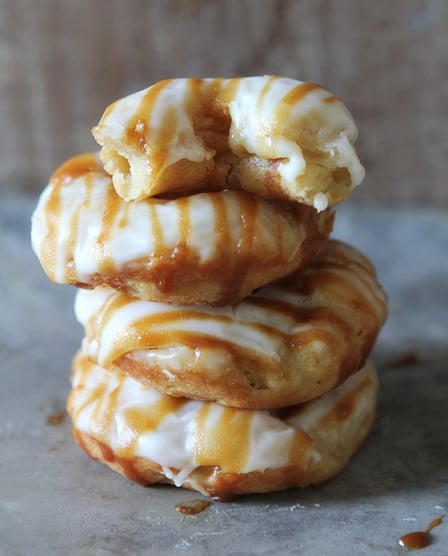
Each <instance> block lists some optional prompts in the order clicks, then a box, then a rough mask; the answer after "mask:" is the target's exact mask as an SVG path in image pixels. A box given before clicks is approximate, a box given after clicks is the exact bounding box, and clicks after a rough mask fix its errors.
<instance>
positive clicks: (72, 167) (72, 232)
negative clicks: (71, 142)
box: [40, 153, 104, 282]
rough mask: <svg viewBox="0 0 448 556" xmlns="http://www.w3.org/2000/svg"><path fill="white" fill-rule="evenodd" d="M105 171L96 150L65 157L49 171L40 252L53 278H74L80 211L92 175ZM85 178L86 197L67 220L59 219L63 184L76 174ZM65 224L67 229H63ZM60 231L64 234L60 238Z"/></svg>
mask: <svg viewBox="0 0 448 556" xmlns="http://www.w3.org/2000/svg"><path fill="white" fill-rule="evenodd" d="M96 173H104V171H103V169H102V167H101V165H100V163H99V161H98V158H97V157H96V155H95V154H91V153H89V154H82V155H79V156H75V157H73V158H71V159H69V160H67V161H66V162H65V163H64V164H62V165H61V166H60V167H59V168H58V169H57V170H56V171H55V172H54V174H53V175H52V177H51V179H50V185H51V189H50V193H49V197H48V200H47V203H46V207H45V216H46V223H47V227H48V232H47V235H46V236H45V237H44V238H43V240H42V243H41V248H40V255H41V258H42V261H43V266H44V268H46V269H47V272H48V275H49V277H50V278H51V279H52V280H55V281H69V282H76V281H77V272H76V268H75V265H74V261H73V254H74V252H75V250H76V242H77V240H78V232H79V230H78V226H79V214H80V211H81V209H82V208H83V206H85V205H86V204H88V202H89V198H90V195H91V193H92V190H93V187H94V175H95V174H96ZM81 177H83V178H84V187H85V195H86V201H85V202H84V203H79V204H78V205H77V206H76V210H74V211H73V213H72V214H71V215H70V219H69V222H68V223H67V222H65V221H63V222H62V221H61V216H62V215H63V213H64V195H65V188H69V187H70V186H71V184H72V183H73V181H74V180H76V179H77V178H81ZM67 225H68V230H66V229H63V228H64V226H67ZM61 233H63V234H64V236H65V237H66V239H65V241H64V242H61V239H60V236H61ZM58 268H62V269H63V276H57V269H58Z"/></svg>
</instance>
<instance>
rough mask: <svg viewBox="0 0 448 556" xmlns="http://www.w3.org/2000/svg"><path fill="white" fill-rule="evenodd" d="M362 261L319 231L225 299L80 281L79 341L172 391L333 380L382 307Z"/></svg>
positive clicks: (343, 373)
mask: <svg viewBox="0 0 448 556" xmlns="http://www.w3.org/2000/svg"><path fill="white" fill-rule="evenodd" d="M386 311H387V308H386V298H385V294H384V292H383V290H382V288H381V286H380V285H379V284H378V282H377V280H376V277H375V271H374V269H373V267H372V265H371V264H370V262H369V261H368V260H367V259H366V258H365V257H364V256H363V255H362V254H361V253H359V252H358V251H357V250H355V249H354V248H352V247H350V246H348V245H345V244H342V243H339V242H336V241H333V240H329V241H328V242H327V244H326V245H325V247H323V249H322V250H321V252H320V253H319V255H317V256H316V257H315V258H314V259H313V261H312V262H311V263H310V264H309V265H308V266H307V267H306V268H304V269H302V270H301V271H298V272H296V273H295V274H293V275H291V276H289V277H288V278H286V279H283V280H281V281H278V282H277V283H274V284H271V285H268V286H265V287H264V288H261V289H259V290H258V291H257V292H256V293H254V294H252V295H251V296H250V297H247V298H246V299H244V300H243V301H241V302H239V303H238V304H235V305H233V306H225V307H219V308H216V307H215V308H210V307H207V306H201V305H196V306H192V305H183V306H174V305H172V304H167V303H154V302H152V303H151V302H145V301H140V300H137V299H133V298H131V297H129V296H126V295H124V294H122V293H120V292H116V291H114V290H112V289H110V288H98V289H95V290H90V291H87V290H86V291H82V290H80V291H79V292H78V294H77V297H76V301H75V313H76V316H77V318H78V320H79V322H80V323H81V324H82V325H84V327H85V331H86V338H85V339H84V349H85V351H86V353H88V355H89V356H90V357H91V359H92V360H93V361H95V362H97V363H99V365H101V366H102V367H105V368H108V367H110V366H111V365H115V366H117V367H119V368H120V370H122V371H124V372H126V373H128V374H129V375H131V376H132V377H134V378H135V379H137V380H139V381H141V382H142V383H145V384H149V385H151V386H153V387H155V388H157V389H159V390H161V391H163V392H165V393H166V394H169V395H172V396H185V397H188V398H195V399H201V400H209V401H217V402H219V403H220V404H223V405H226V406H232V407H241V408H251V409H269V408H272V407H281V406H287V405H292V404H297V403H301V402H304V401H307V400H310V399H313V398H315V397H316V396H319V395H321V394H323V393H325V392H327V391H329V390H330V389H332V388H334V387H335V386H337V385H338V384H340V383H341V382H342V381H343V380H345V378H346V377H347V376H348V375H349V374H350V373H353V372H355V371H357V370H358V369H359V368H360V367H361V366H362V365H363V364H364V362H365V360H366V358H367V357H368V355H369V353H370V351H371V349H372V346H373V344H374V341H375V339H376V337H377V335H378V333H379V330H380V328H381V326H382V324H383V322H384V319H385V317H386Z"/></svg>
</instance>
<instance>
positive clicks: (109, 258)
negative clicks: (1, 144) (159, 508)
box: [32, 76, 387, 499]
mask: <svg viewBox="0 0 448 556" xmlns="http://www.w3.org/2000/svg"><path fill="white" fill-rule="evenodd" d="M93 135H94V137H95V138H96V140H97V141H98V143H99V145H100V147H101V149H100V151H99V153H92V154H84V155H80V156H77V157H75V158H72V159H70V160H69V161H67V162H66V163H64V164H63V165H62V166H61V167H60V168H58V169H57V170H56V172H55V173H54V174H53V176H52V177H51V179H50V183H49V185H48V186H47V187H46V189H45V190H44V191H43V192H42V195H41V197H40V199H39V202H38V205H37V207H36V209H35V211H34V214H33V218H32V245H33V249H34V251H35V253H36V254H37V256H38V258H39V260H40V262H41V264H42V266H43V268H44V270H45V272H46V274H47V275H48V277H49V278H50V279H51V280H52V281H54V282H55V283H59V284H72V285H75V286H77V287H78V288H79V289H78V292H77V295H76V301H75V315H76V318H77V319H78V321H79V322H80V323H81V325H82V326H83V327H84V330H85V337H84V339H83V341H82V345H81V347H80V350H79V352H78V353H77V354H76V355H75V357H74V359H73V365H72V390H71V392H70V395H69V398H68V411H69V414H70V416H71V419H72V422H73V432H74V436H75V438H76V440H77V442H78V443H79V444H80V446H81V447H82V448H83V449H84V450H85V451H86V452H87V453H88V454H89V455H90V456H92V457H93V458H95V459H97V460H99V461H102V462H104V463H105V464H107V465H108V466H109V467H111V468H112V469H114V470H115V471H118V472H120V473H122V474H123V475H125V476H126V477H129V478H130V479H132V480H135V481H137V482H139V483H142V484H145V485H148V484H152V483H159V482H162V483H171V484H174V485H176V486H182V487H186V488H190V489H194V490H197V491H199V492H201V493H203V494H205V495H208V496H210V497H212V498H216V499H229V498H231V497H233V496H235V495H239V494H246V493H253V492H268V491H273V490H279V489H285V488H289V487H298V486H300V487H302V486H306V485H310V484H318V483H321V482H323V481H325V480H327V479H329V478H330V477H332V476H334V475H335V474H337V473H338V472H339V471H340V470H341V469H342V468H343V467H344V466H345V465H346V463H347V462H348V460H349V459H350V457H351V456H352V455H353V453H354V452H355V451H356V449H357V448H358V446H359V445H360V444H361V443H362V441H363V440H364V439H365V438H366V436H367V434H368V432H369V430H370V428H371V425H372V423H373V419H374V415H375V406H376V396H377V376H376V373H375V370H374V367H373V365H372V363H371V361H370V360H369V356H370V353H371V350H372V348H373V345H374V343H375V340H376V338H377V336H378V334H379V331H380V329H381V327H382V325H383V323H384V320H385V318H386V313H387V303H386V296H385V294H384V292H383V290H382V288H381V286H380V285H379V283H378V281H377V279H376V273H375V269H374V268H373V266H372V264H371V263H370V262H369V261H368V259H367V258H366V257H365V256H364V255H363V254H362V253H360V252H359V251H357V250H356V249H355V248H353V247H351V246H349V245H347V244H343V243H341V242H338V241H336V240H334V239H332V238H330V235H331V231H332V225H333V219H334V215H335V211H334V206H335V205H336V204H337V203H339V202H341V201H343V200H344V199H346V198H347V197H348V196H349V195H350V194H351V192H352V190H353V188H354V187H355V186H357V185H358V184H359V183H360V182H361V180H362V179H363V176H364V171H363V168H362V166H361V164H360V162H359V160H358V157H357V155H356V152H355V150H354V147H353V143H354V141H355V139H356V135H357V130H356V126H355V124H354V122H353V119H352V117H351V116H350V114H349V112H348V111H347V109H346V108H345V106H344V105H343V104H342V103H341V101H340V100H339V99H338V98H336V97H335V96H333V95H331V94H330V93H328V92H327V91H325V90H324V89H323V88H322V87H320V86H318V85H315V84H311V83H304V82H299V81H295V80H292V79H287V78H280V77H274V76H263V77H246V78H239V79H222V78H219V79H173V80H167V81H162V82H160V83H157V84H155V85H153V86H151V87H149V88H147V89H145V90H143V91H140V92H138V93H135V94H132V95H130V96H128V97H125V98H123V99H121V100H119V101H117V102H116V103H114V104H112V105H111V106H109V107H108V108H107V109H106V111H105V113H104V115H103V116H102V118H101V120H100V122H99V124H98V125H97V126H96V127H95V128H94V129H93Z"/></svg>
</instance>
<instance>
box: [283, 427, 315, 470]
mask: <svg viewBox="0 0 448 556" xmlns="http://www.w3.org/2000/svg"><path fill="white" fill-rule="evenodd" d="M311 446H312V440H311V438H310V437H309V436H308V435H307V434H306V433H305V432H304V431H303V430H301V429H300V428H298V427H295V428H294V437H293V441H292V443H291V448H290V450H289V456H288V465H290V466H292V467H294V468H296V469H300V470H303V472H305V471H306V469H307V464H308V458H309V456H310V450H311Z"/></svg>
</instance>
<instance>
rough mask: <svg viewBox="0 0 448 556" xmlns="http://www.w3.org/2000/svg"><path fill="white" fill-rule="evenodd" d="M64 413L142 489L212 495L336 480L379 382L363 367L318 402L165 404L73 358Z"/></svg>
mask: <svg viewBox="0 0 448 556" xmlns="http://www.w3.org/2000/svg"><path fill="white" fill-rule="evenodd" d="M72 384H73V388H72V391H71V393H70V396H69V399H68V411H69V413H70V416H71V418H72V421H73V427H74V436H75V438H76V440H77V441H78V443H79V444H80V445H81V446H82V448H83V449H84V450H85V451H86V452H87V453H88V454H89V455H90V456H92V457H93V458H94V459H97V460H99V461H102V462H104V463H105V464H107V465H108V466H109V467H111V468H112V469H114V470H115V471H118V472H119V473H122V474H123V475H125V476H127V477H128V478H130V479H132V480H134V481H137V482H139V483H141V484H151V483H156V482H167V483H173V484H175V485H176V486H183V487H186V488H190V489H194V490H197V491H199V492H201V493H203V494H205V495H208V496H211V497H213V498H219V499H229V498H231V497H233V496H235V495H239V494H247V493H253V492H269V491H273V490H281V489H286V488H290V487H304V486H307V485H310V484H318V483H321V482H323V481H325V480H327V479H329V478H331V477H333V476H334V475H335V474H337V473H338V472H339V471H340V470H341V469H342V468H343V467H344V466H345V464H346V463H347V462H348V460H349V459H350V457H351V456H352V454H353V453H354V452H355V450H356V449H357V448H358V446H359V445H360V444H361V442H362V441H363V440H364V439H365V437H366V436H367V434H368V432H369V430H370V427H371V425H372V422H373V419H374V414H375V405H376V392H377V378H376V373H375V370H374V369H373V367H372V366H371V365H370V364H367V365H366V366H365V367H364V368H363V369H362V370H360V371H358V372H357V373H355V374H353V375H352V376H351V377H350V378H349V379H347V380H346V381H345V382H344V383H343V384H342V385H341V386H339V387H338V388H337V389H335V390H333V391H332V392H330V393H329V394H326V395H325V396H323V397H322V398H319V399H317V400H314V401H312V402H309V403H308V404H303V405H302V406H295V407H289V408H287V409H285V410H280V411H272V412H266V411H249V410H241V409H234V408H226V407H222V406H220V405H218V404H216V403H210V402H199V401H192V400H188V399H185V398H172V397H170V396H166V395H164V394H160V393H159V392H157V391H156V390H154V389H153V388H151V387H149V386H144V385H142V384H141V383H139V382H138V381H136V380H134V379H132V378H131V377H129V376H126V375H125V374H123V373H121V372H120V371H118V370H117V369H114V368H112V369H108V370H107V371H105V370H104V369H102V368H101V367H99V366H98V365H95V364H94V363H92V362H90V361H89V360H88V359H87V358H86V357H85V356H83V355H82V354H78V356H77V357H75V360H74V364H73V374H72Z"/></svg>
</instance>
